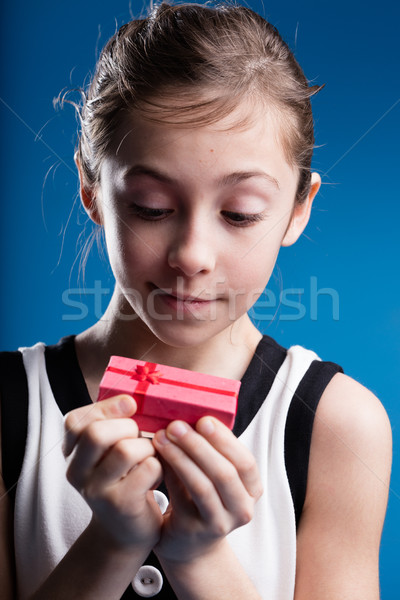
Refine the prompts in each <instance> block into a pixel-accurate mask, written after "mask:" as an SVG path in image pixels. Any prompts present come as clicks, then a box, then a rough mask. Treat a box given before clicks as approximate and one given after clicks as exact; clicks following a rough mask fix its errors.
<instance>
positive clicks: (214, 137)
mask: <svg viewBox="0 0 400 600" xmlns="http://www.w3.org/2000/svg"><path fill="white" fill-rule="evenodd" d="M163 117H164V114H163V112H162V111H155V112H153V114H152V115H148V114H147V113H145V114H143V112H142V111H140V110H134V111H132V112H131V113H129V114H127V115H126V116H125V118H124V119H123V121H122V122H121V124H120V127H119V128H118V130H117V131H116V134H115V136H114V143H113V154H114V153H115V156H116V157H119V159H120V160H125V159H129V160H131V159H132V158H134V157H135V156H137V155H142V154H149V155H153V156H154V155H157V156H161V155H163V154H167V156H169V153H170V152H178V153H179V152H180V151H182V152H186V151H188V150H189V149H190V150H191V151H192V152H193V151H196V152H201V151H202V150H203V151H210V152H215V153H217V152H220V153H221V152H226V153H229V154H234V153H235V152H238V153H239V154H240V155H243V152H244V148H246V151H247V152H250V153H251V154H253V153H254V154H255V155H259V154H260V153H262V154H263V155H264V156H265V155H266V154H269V153H271V154H272V155H274V156H276V157H279V158H280V159H281V160H284V161H285V162H286V158H285V155H284V150H283V143H282V137H283V136H282V125H281V123H282V121H281V119H280V117H279V115H278V114H277V110H276V109H274V108H273V107H264V106H260V104H259V103H258V104H254V103H253V104H252V105H251V106H250V105H249V103H242V104H240V105H239V106H237V107H236V108H235V109H234V110H233V111H231V112H230V113H229V114H227V115H224V116H223V117H221V118H220V119H217V120H213V121H212V122H207V119H206V118H204V119H199V120H198V121H197V122H194V123H187V121H186V120H180V119H179V112H178V111H177V115H176V117H175V118H171V115H169V117H168V118H163Z"/></svg>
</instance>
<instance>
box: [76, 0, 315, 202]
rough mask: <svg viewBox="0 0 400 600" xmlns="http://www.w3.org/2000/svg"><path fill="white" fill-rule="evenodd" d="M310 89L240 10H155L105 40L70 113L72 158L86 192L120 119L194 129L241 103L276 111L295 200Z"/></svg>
mask: <svg viewBox="0 0 400 600" xmlns="http://www.w3.org/2000/svg"><path fill="white" fill-rule="evenodd" d="M319 89H320V88H318V86H314V87H309V86H308V82H307V80H306V78H305V76H304V73H303V71H302V69H301V68H300V66H299V64H298V63H297V61H296V59H295V58H294V56H293V53H292V52H291V50H290V49H289V47H288V46H287V44H286V43H285V42H284V41H283V40H282V38H281V37H280V35H279V33H278V31H277V30H276V28H275V27H273V26H272V25H271V24H270V23H268V22H267V21H265V20H264V19H263V18H262V17H260V16H259V15H258V14H256V13H255V12H253V11H252V10H250V9H248V8H245V7H243V6H237V5H230V4H222V5H218V6H216V7H210V6H206V5H204V6H202V5H198V4H181V5H176V6H171V5H169V4H167V3H164V2H163V3H162V4H161V5H159V6H157V7H155V8H154V9H153V10H152V11H151V12H150V14H149V15H148V17H147V18H145V19H140V20H134V21H131V22H129V23H127V24H126V25H123V26H122V27H121V28H120V29H119V31H118V32H117V33H116V34H115V35H114V36H113V37H112V38H111V39H110V40H109V41H108V43H107V44H106V46H105V48H104V49H103V51H102V53H101V55H100V58H99V60H98V63H97V66H96V71H95V74H94V76H93V79H92V82H91V84H90V86H89V88H88V90H87V92H86V93H84V94H83V103H82V106H81V107H78V109H79V119H80V125H81V134H80V137H79V141H78V147H77V158H78V160H79V163H80V166H81V172H82V176H83V179H84V182H85V184H86V185H88V186H95V185H96V184H97V183H99V179H100V165H101V161H102V159H103V158H104V156H105V155H106V154H107V152H108V151H109V150H110V148H111V147H112V145H113V143H115V131H116V129H117V127H118V126H119V125H120V123H121V120H122V119H123V117H124V115H126V113H127V112H128V113H132V112H133V110H138V111H139V112H140V113H141V114H143V115H144V116H145V118H148V119H151V120H154V121H159V122H163V123H175V124H184V125H191V126H200V125H204V124H209V123H212V122H216V121H217V120H218V119H220V118H222V117H223V116H227V115H228V114H229V113H230V112H231V111H232V110H233V109H234V108H235V107H237V106H238V104H239V103H240V102H241V101H242V100H243V99H250V100H253V99H254V100H262V101H263V103H264V106H265V107H268V108H269V109H272V110H275V111H276V112H278V113H279V120H280V125H281V128H280V130H281V139H280V141H281V143H282V147H283V150H284V152H285V156H286V158H287V160H288V162H289V164H291V165H294V166H296V167H297V168H298V169H299V174H300V175H299V182H298V188H297V192H296V201H297V202H302V201H303V200H304V199H305V198H306V197H307V194H308V192H309V187H310V167H311V158H312V152H313V147H314V131H313V117H312V110H311V103H310V97H311V96H312V95H313V94H315V93H316V92H317V91H319Z"/></svg>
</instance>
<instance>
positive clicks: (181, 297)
mask: <svg viewBox="0 0 400 600" xmlns="http://www.w3.org/2000/svg"><path fill="white" fill-rule="evenodd" d="M152 287H153V288H154V290H156V291H157V296H169V297H170V298H173V299H175V300H176V301H177V302H184V303H185V304H195V303H199V304H201V303H204V304H208V303H210V302H214V301H215V300H216V298H199V297H198V296H194V295H193V294H180V293H179V292H176V293H175V292H174V291H173V290H171V292H167V291H165V290H163V289H162V288H159V287H157V286H155V285H154V284H152Z"/></svg>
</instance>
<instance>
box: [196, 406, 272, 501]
mask: <svg viewBox="0 0 400 600" xmlns="http://www.w3.org/2000/svg"><path fill="white" fill-rule="evenodd" d="M196 431H198V432H199V433H200V434H201V435H202V436H203V437H204V438H205V439H206V440H207V441H208V442H209V443H210V444H211V445H212V446H213V447H214V448H215V449H216V450H217V451H218V452H219V453H220V454H222V455H223V456H225V458H227V459H228V461H229V462H230V463H232V464H233V465H234V467H235V469H236V470H237V472H238V473H239V476H240V479H241V480H242V482H243V485H244V486H245V488H246V490H247V491H248V493H249V494H250V495H251V496H252V497H253V498H255V499H258V498H259V497H260V496H261V495H262V493H263V489H262V484H261V479H260V474H259V470H258V466H257V462H256V460H255V458H254V456H253V454H252V453H251V452H250V450H249V449H248V448H246V446H244V445H243V444H242V443H241V442H240V440H238V439H237V437H236V436H235V435H234V434H233V433H232V431H230V430H229V429H228V428H227V427H225V425H223V424H222V423H221V422H220V421H218V419H214V418H213V417H203V418H201V419H200V420H199V421H198V422H197V424H196Z"/></svg>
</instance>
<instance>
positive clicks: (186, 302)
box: [152, 284, 216, 315]
mask: <svg viewBox="0 0 400 600" xmlns="http://www.w3.org/2000/svg"><path fill="white" fill-rule="evenodd" d="M152 288H153V295H154V301H156V299H158V300H159V301H160V303H162V305H164V306H167V307H169V308H170V309H172V310H173V311H174V312H176V313H178V314H182V315H183V314H194V313H195V312H198V311H199V310H207V309H208V308H210V307H211V306H212V305H213V304H214V303H215V302H216V298H210V299H209V298H204V297H203V298H201V297H200V295H198V296H196V295H193V294H182V293H178V292H175V291H174V290H172V289H171V291H166V290H165V289H162V288H159V287H157V286H155V285H153V284H152Z"/></svg>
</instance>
